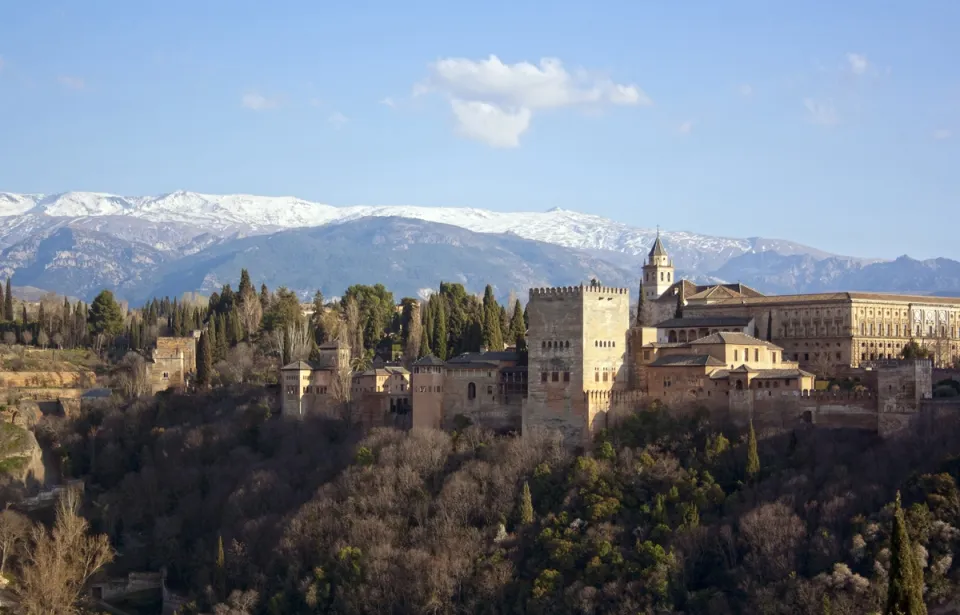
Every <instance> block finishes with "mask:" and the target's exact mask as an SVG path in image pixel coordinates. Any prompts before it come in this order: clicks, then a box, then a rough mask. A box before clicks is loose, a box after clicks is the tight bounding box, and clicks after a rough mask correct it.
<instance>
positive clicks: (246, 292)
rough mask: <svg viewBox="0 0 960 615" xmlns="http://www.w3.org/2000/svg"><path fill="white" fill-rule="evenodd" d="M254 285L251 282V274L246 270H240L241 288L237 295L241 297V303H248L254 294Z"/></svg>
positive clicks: (238, 289) (238, 288)
mask: <svg viewBox="0 0 960 615" xmlns="http://www.w3.org/2000/svg"><path fill="white" fill-rule="evenodd" d="M255 292H256V291H255V290H253V283H251V282H250V274H249V273H248V272H247V270H246V269H241V270H240V286H238V287H237V294H238V295H240V301H246V299H247V297H249V296H250V295H252V294H254V293H255Z"/></svg>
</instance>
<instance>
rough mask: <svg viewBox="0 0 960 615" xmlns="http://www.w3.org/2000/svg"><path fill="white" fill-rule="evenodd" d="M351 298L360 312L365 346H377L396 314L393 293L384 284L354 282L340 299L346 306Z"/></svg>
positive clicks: (367, 347)
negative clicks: (370, 284) (369, 284)
mask: <svg viewBox="0 0 960 615" xmlns="http://www.w3.org/2000/svg"><path fill="white" fill-rule="evenodd" d="M351 299H352V300H354V301H356V302H357V309H358V311H359V313H360V323H359V325H360V330H361V331H363V347H364V348H365V349H368V350H370V349H373V348H376V346H377V343H378V342H379V341H380V340H381V338H382V337H383V335H384V333H385V332H386V331H387V329H388V327H389V326H390V323H391V321H392V320H393V317H394V315H395V314H396V305H395V304H394V301H393V293H392V292H390V291H388V290H387V289H386V287H385V286H384V285H383V284H374V285H373V286H367V285H365V284H354V285H353V286H350V287H349V288H347V290H346V292H344V294H343V297H342V298H341V300H340V304H341V306H343V307H344V308H346V305H347V302H348V301H350V300H351Z"/></svg>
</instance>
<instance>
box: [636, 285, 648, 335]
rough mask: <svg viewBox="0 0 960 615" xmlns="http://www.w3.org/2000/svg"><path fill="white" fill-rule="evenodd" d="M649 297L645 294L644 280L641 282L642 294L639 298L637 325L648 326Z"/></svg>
mask: <svg viewBox="0 0 960 615" xmlns="http://www.w3.org/2000/svg"><path fill="white" fill-rule="evenodd" d="M646 310H647V299H646V297H644V296H643V281H641V282H640V296H639V297H638V298H637V326H638V327H646V326H647V318H646V313H645V312H646Z"/></svg>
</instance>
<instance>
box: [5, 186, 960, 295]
mask: <svg viewBox="0 0 960 615" xmlns="http://www.w3.org/2000/svg"><path fill="white" fill-rule="evenodd" d="M655 235H656V231H655V230H653V229H650V228H637V227H631V226H629V225H626V224H622V223H619V222H615V221H612V220H608V219H606V218H602V217H599V216H594V215H590V214H583V213H578V212H575V211H568V210H563V209H552V210H550V211H546V212H509V213H508V212H494V211H487V210H482V209H470V208H444V207H416V206H354V207H332V206H330V205H324V204H321V203H313V202H310V201H306V200H303V199H298V198H294V197H260V196H250V195H208V194H198V193H194V192H183V191H180V192H173V193H170V194H166V195H162V196H158V197H142V196H134V197H124V196H117V195H112V194H103V193H92V192H68V193H64V194H54V195H43V194H11V193H0V277H6V276H9V275H14V276H15V278H16V283H17V284H18V285H31V286H34V287H37V288H43V289H49V290H54V291H57V292H60V293H68V294H72V295H75V296H78V297H82V298H84V299H88V300H89V299H90V298H92V297H93V296H94V295H95V294H96V293H97V292H99V291H100V290H101V289H103V288H109V289H111V290H113V291H115V292H117V293H118V294H119V295H120V296H122V297H124V298H127V299H129V300H131V301H134V302H135V301H141V300H144V299H146V298H149V297H152V296H154V295H155V294H156V293H158V292H160V293H163V294H172V295H176V294H179V293H181V292H186V291H203V292H210V291H213V290H216V289H217V288H219V286H220V285H222V284H224V283H227V282H230V281H235V280H233V278H235V277H236V276H237V274H238V272H239V268H241V267H244V268H247V269H249V270H250V273H251V275H252V276H253V277H254V280H255V281H256V282H257V283H259V282H266V283H267V284H268V285H269V286H271V287H276V286H280V285H286V286H288V287H289V288H291V289H293V290H296V291H299V292H301V293H303V294H304V295H308V294H312V292H313V291H314V290H316V289H318V288H319V289H321V290H323V292H324V293H325V294H326V295H328V296H331V295H336V294H339V293H340V292H342V291H343V287H345V285H348V284H350V283H355V282H356V283H376V282H384V283H386V284H387V285H388V286H389V287H390V288H391V289H392V290H394V291H395V292H396V293H397V294H399V295H402V294H407V295H417V294H420V293H421V292H422V291H423V289H425V288H430V287H431V286H432V285H435V284H437V283H438V282H440V280H441V279H443V280H456V281H461V282H463V283H464V284H465V285H467V286H468V288H469V289H470V290H474V291H479V290H482V287H483V285H484V284H486V283H490V284H493V285H494V287H495V289H496V291H497V292H498V294H503V295H506V294H507V293H509V292H510V291H516V292H518V293H520V294H521V295H522V293H523V292H524V291H525V290H526V289H527V288H528V287H530V286H537V285H552V284H562V285H566V284H576V283H577V282H578V281H584V280H587V279H589V278H591V277H599V278H601V279H602V280H603V281H605V282H606V283H610V284H618V285H627V286H631V287H633V286H634V285H635V284H636V283H637V281H638V280H639V277H640V266H641V264H642V261H643V256H644V255H645V253H646V252H647V250H649V248H650V246H651V245H652V243H653V240H654V237H655ZM661 237H662V239H663V242H664V244H665V246H666V248H667V250H668V252H669V253H670V255H671V257H672V258H673V261H674V264H675V266H676V268H677V274H678V275H683V276H685V277H688V278H692V279H695V280H698V281H703V282H707V281H710V282H720V281H728V282H734V281H740V282H743V283H746V284H750V285H753V286H756V287H757V288H759V289H760V290H761V291H768V292H791V291H793V292H813V291H821V290H837V289H839V287H840V286H843V287H844V288H857V289H871V290H876V291H900V290H910V291H912V292H919V291H924V290H926V291H938V292H956V291H960V264H957V263H954V262H953V261H946V260H943V261H942V262H940V261H938V262H936V263H933V262H924V263H918V262H917V261H910V260H909V259H906V260H902V259H901V260H897V261H891V262H882V263H881V262H877V261H870V260H866V259H858V258H851V257H844V256H836V255H832V254H828V253H825V252H822V251H820V250H817V249H814V248H810V247H807V246H803V245H801V244H797V243H793V242H790V241H785V240H774V239H764V238H759V237H753V238H747V239H737V238H726V237H714V236H709V235H701V234H696V233H688V232H682V231H669V230H668V231H664V232H663V233H662V234H661ZM901 287H902V288H901Z"/></svg>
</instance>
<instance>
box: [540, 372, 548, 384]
mask: <svg viewBox="0 0 960 615" xmlns="http://www.w3.org/2000/svg"><path fill="white" fill-rule="evenodd" d="M546 381H547V372H540V382H546Z"/></svg>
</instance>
